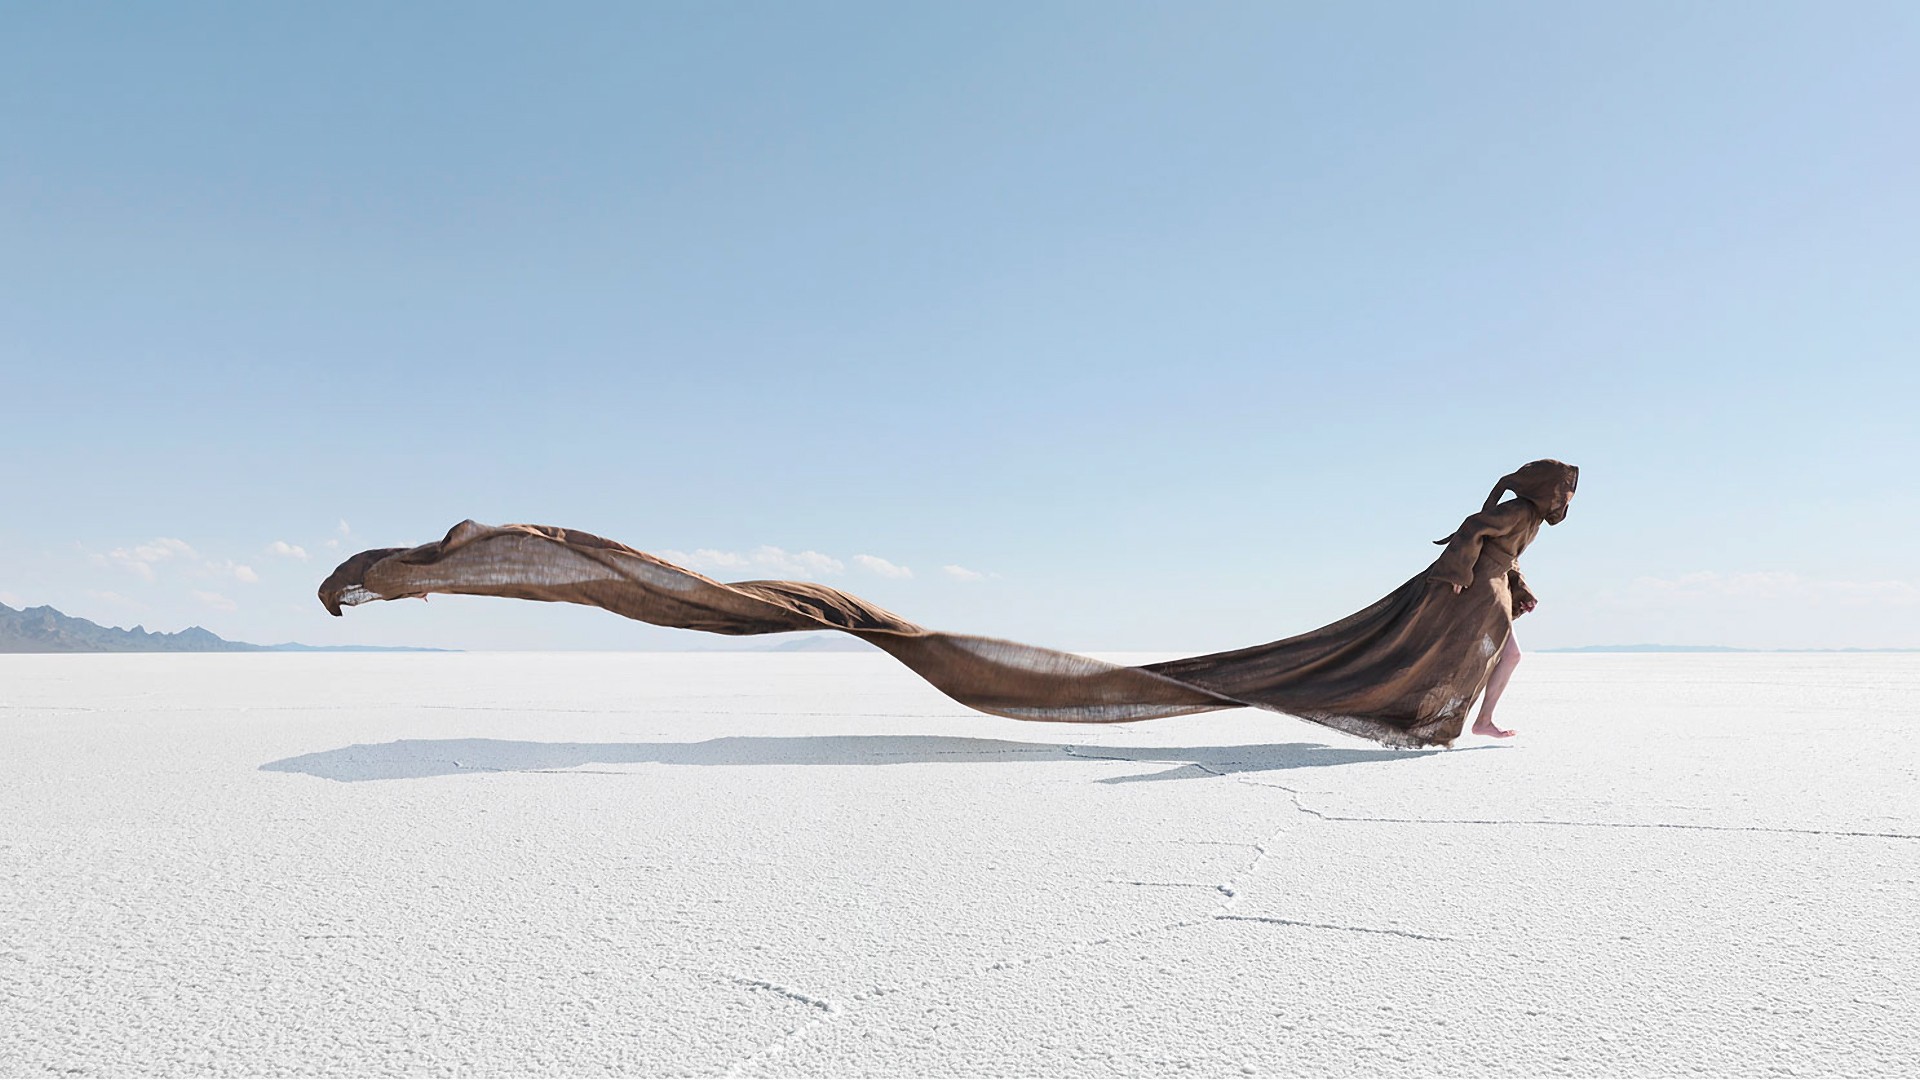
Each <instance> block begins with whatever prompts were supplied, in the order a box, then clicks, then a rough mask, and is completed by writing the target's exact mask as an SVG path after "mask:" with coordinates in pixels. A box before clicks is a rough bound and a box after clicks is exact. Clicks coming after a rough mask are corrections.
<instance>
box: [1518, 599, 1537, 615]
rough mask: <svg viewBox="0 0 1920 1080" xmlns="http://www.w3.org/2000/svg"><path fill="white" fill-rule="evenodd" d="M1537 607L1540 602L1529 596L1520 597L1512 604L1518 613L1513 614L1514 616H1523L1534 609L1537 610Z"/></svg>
mask: <svg viewBox="0 0 1920 1080" xmlns="http://www.w3.org/2000/svg"><path fill="white" fill-rule="evenodd" d="M1539 606H1540V601H1538V600H1535V599H1534V598H1533V597H1531V596H1527V597H1522V598H1521V599H1520V600H1519V601H1518V602H1517V603H1515V604H1514V607H1516V608H1518V609H1519V610H1518V611H1516V612H1514V614H1516V615H1525V614H1526V613H1527V612H1529V611H1532V610H1533V609H1534V608H1537V607H1539Z"/></svg>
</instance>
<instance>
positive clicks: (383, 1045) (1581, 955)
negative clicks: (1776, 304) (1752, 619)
mask: <svg viewBox="0 0 1920 1080" xmlns="http://www.w3.org/2000/svg"><path fill="white" fill-rule="evenodd" d="M1509 704H1510V709H1509V711H1508V712H1507V713H1506V715H1505V719H1506V720H1507V721H1508V722H1510V723H1511V724H1513V725H1514V726H1516V727H1519V728H1520V729H1522V734H1521V737H1520V738H1519V739H1518V740H1517V741H1516V742H1514V743H1512V744H1507V745H1498V746H1496V745H1492V744H1489V743H1487V742H1485V741H1480V740H1474V739H1471V738H1469V739H1466V740H1463V742H1462V744H1461V746H1460V748H1458V749H1455V750H1453V751H1449V752H1432V753H1410V752H1394V751H1387V750H1382V749H1379V748H1376V747H1372V746H1371V745H1369V744H1366V743H1363V742H1360V741H1358V740H1354V739H1350V738H1347V737H1344V736H1341V735H1338V734H1335V733H1332V732H1328V731H1323V730H1322V729H1319V728H1315V727H1312V726H1310V725H1307V724H1304V723H1299V722H1296V721H1292V720H1288V719H1286V718H1283V717H1278V716H1273V715H1269V714H1263V713H1258V712H1252V711H1238V712H1233V713H1221V714H1214V715H1212V716H1204V717H1192V718H1185V719H1175V720H1163V721H1156V722H1153V723H1149V724H1140V725H1133V726H1118V727H1108V728H1090V727H1071V726H1066V725H1040V724H1022V723H1018V722H1014V721H1007V720H999V719H994V718H991V717H985V716H981V715H978V714H974V713H970V712H968V711H966V710H964V709H962V708H960V707H958V706H956V705H953V704H951V703H949V702H948V701H946V700H945V699H944V698H941V697H940V696H938V695H937V694H935V693H934V692H933V691H932V690H930V689H928V688H927V687H925V685H924V684H922V683H920V682H919V681H918V680H917V679H915V678H914V677H913V676H911V675H910V674H908V673H907V672H905V671H904V670H902V669H900V668H898V667H897V666H895V665H894V664H893V663H892V662H891V661H890V660H887V659H886V658H885V657H882V656H880V655H878V654H822V655H794V656H779V655H772V656H768V655H751V654H745V655H726V654H721V655H670V654H653V655H645V654H640V655H606V654H493V655H485V654H477V655H374V656H368V655H344V656H343V655H332V656H326V655H322V656H263V655H253V656H134V657H127V656H121V657H108V656H70V657H59V656H53V657H48V656H36V657H21V656H9V657H0V747H3V750H0V1074H5V1075H50V1074H76V1075H105V1074H264V1075H279V1074H312V1073H354V1074H382V1075H389V1074H391V1075H398V1074H407V1075H450V1074H481V1075H486V1074H530V1075H549V1074H577V1075H599V1074H610V1073H620V1074H666V1075H720V1074H729V1073H731V1074H741V1075H750V1076H751V1075H764V1074H808V1075H825V1074H835V1075H864V1074H907V1075H915V1074H953V1075H991V1074H1043V1075H1054V1074H1057V1075H1067V1076H1077V1075H1088V1076H1106V1075H1144V1074H1155V1075H1157V1074H1204V1075H1240V1074H1299V1073H1306V1074H1368V1075H1424V1074H1448V1075H1458V1074H1494V1075H1511V1074H1554V1075H1558V1074H1592V1073H1608V1074H1687V1075H1698V1074H1728V1073H1735V1074H1755V1075H1771V1074H1781V1075H1789V1074H1793V1075H1805V1074H1836V1073H1838V1074H1857V1075H1892V1074H1897V1073H1903V1072H1905V1073H1908V1074H1911V1071H1912V1070H1913V1069H1914V1068H1915V1063H1916V1061H1920V1024H1916V1023H1915V1018H1916V1012H1917V1011H1920V839H1917V837H1920V798H1916V797H1915V789H1916V779H1917V775H1916V774H1917V769H1920V749H1917V747H1920V741H1917V740H1916V739H1915V737H1914V735H1915V733H1914V728H1915V726H1916V723H1917V722H1920V656H1898V655H1879V656H1876V655H1866V656H1768V655H1741V656H1706V657H1700V656H1551V655H1543V656H1533V657H1530V658H1528V659H1527V661H1526V663H1525V664H1524V665H1523V666H1522V668H1521V671H1520V675H1519V678H1518V679H1517V681H1516V682H1515V684H1514V688H1513V690H1512V691H1511V693H1510V697H1509Z"/></svg>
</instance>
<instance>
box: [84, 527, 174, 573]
mask: <svg viewBox="0 0 1920 1080" xmlns="http://www.w3.org/2000/svg"><path fill="white" fill-rule="evenodd" d="M193 557H194V553H193V547H192V545H190V544H188V543H187V542H186V541H185V540H176V539H173V538H172V537H167V536H162V537H156V538H155V539H154V540H152V541H151V542H149V543H145V544H136V545H134V546H133V547H124V548H114V549H113V550H112V551H109V552H106V553H105V554H101V555H94V556H93V557H92V558H93V564H94V565H95V566H117V567H119V568H121V569H123V570H129V571H132V572H133V573H135V574H138V575H139V576H140V577H141V579H142V580H145V581H153V580H155V579H156V578H157V577H158V576H159V575H157V574H156V573H155V572H154V569H153V568H154V567H155V566H156V565H158V564H160V563H164V562H170V561H172V560H174V559H191V558H193Z"/></svg>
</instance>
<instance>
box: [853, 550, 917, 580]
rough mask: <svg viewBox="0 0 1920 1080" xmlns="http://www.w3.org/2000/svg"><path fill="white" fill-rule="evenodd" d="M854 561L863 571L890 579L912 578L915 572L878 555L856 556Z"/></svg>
mask: <svg viewBox="0 0 1920 1080" xmlns="http://www.w3.org/2000/svg"><path fill="white" fill-rule="evenodd" d="M853 561H854V562H856V563H858V564H860V566H861V567H862V568H863V569H866V570H870V571H872V572H873V573H876V574H879V575H880V576H881V577H888V578H910V577H912V576H913V571H912V570H910V569H908V568H907V567H904V566H901V565H899V564H897V563H891V562H888V561H887V560H885V559H883V558H881V557H880V556H878V555H855V556H854V557H853Z"/></svg>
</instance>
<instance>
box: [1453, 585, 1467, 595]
mask: <svg viewBox="0 0 1920 1080" xmlns="http://www.w3.org/2000/svg"><path fill="white" fill-rule="evenodd" d="M1464 588H1466V586H1465V585H1455V586H1454V587H1453V595H1455V596H1459V595H1460V590H1461V589H1464Z"/></svg>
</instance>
